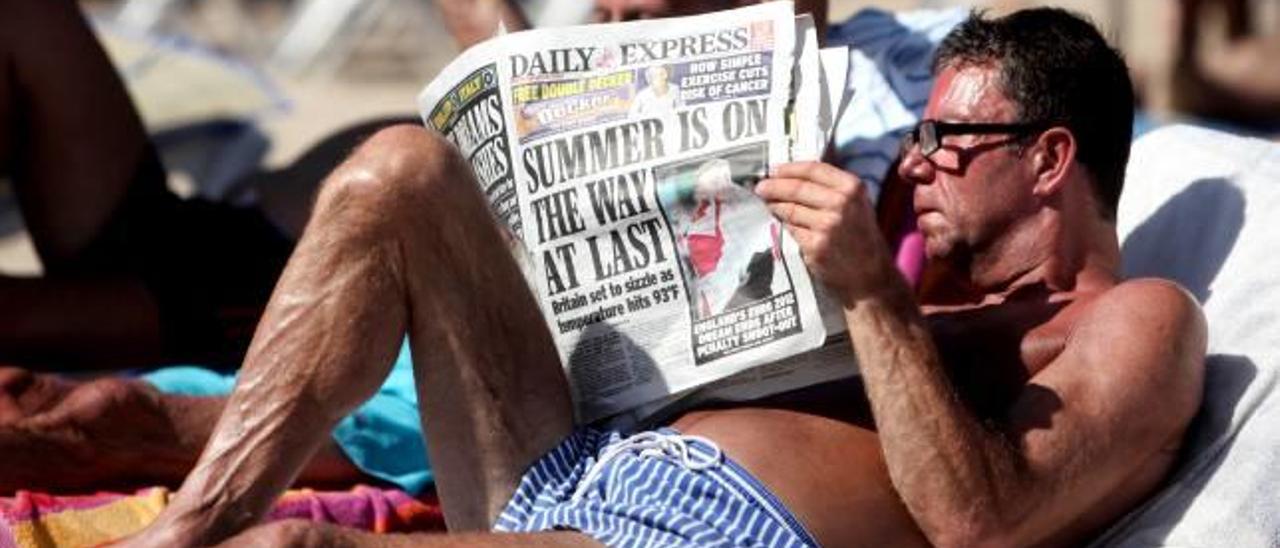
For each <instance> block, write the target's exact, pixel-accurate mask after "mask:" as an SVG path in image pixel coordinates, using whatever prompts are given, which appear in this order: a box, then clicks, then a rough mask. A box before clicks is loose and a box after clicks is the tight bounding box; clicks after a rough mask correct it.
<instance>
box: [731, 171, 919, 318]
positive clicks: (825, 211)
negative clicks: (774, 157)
mask: <svg viewBox="0 0 1280 548" xmlns="http://www.w3.org/2000/svg"><path fill="white" fill-rule="evenodd" d="M756 193H757V194H759V195H760V197H761V198H763V199H764V200H765V202H766V203H767V204H768V206H769V210H770V211H772V212H773V214H774V215H775V216H777V217H778V219H780V220H781V221H782V222H783V224H784V225H786V227H787V229H788V230H789V231H790V232H791V235H792V236H793V237H794V238H795V240H796V243H798V244H799V245H800V252H801V254H802V255H803V256H804V260H805V263H806V264H807V265H808V266H809V270H810V271H811V272H813V273H814V274H815V275H816V276H817V277H818V279H820V280H821V281H822V282H823V283H824V284H826V286H827V288H828V289H830V290H831V291H833V292H834V293H835V295H836V296H837V297H838V298H839V299H840V301H841V303H842V304H844V305H845V307H846V308H847V307H850V306H852V305H853V303H855V302H857V301H859V300H861V299H862V298H864V297H866V296H867V295H869V294H872V293H876V292H879V291H883V290H885V289H887V288H890V287H893V285H892V284H894V283H895V282H896V281H898V280H895V277H896V276H897V271H896V270H895V269H894V267H893V262H892V261H891V260H890V256H889V250H888V248H887V247H886V245H885V242H884V238H883V237H882V236H881V235H880V230H879V228H878V226H877V225H876V219H875V210H874V209H873V208H872V207H871V200H870V198H869V197H868V196H867V189H866V186H865V185H863V184H862V181H861V180H860V179H858V176H857V175H854V174H852V173H849V172H846V171H844V170H842V169H840V168H837V167H835V166H832V165H829V164H824V163H821V162H796V163H790V164H784V165H781V166H778V168H777V169H775V170H774V171H773V173H772V175H771V176H770V177H769V178H768V179H765V180H764V181H761V182H760V184H759V185H758V186H757V187H756ZM899 283H900V282H899Z"/></svg>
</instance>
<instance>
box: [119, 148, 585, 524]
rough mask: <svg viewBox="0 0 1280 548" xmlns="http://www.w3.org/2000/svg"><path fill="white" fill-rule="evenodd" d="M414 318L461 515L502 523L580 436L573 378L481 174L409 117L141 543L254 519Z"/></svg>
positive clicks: (463, 520) (319, 238) (258, 339)
mask: <svg viewBox="0 0 1280 548" xmlns="http://www.w3.org/2000/svg"><path fill="white" fill-rule="evenodd" d="M406 328H408V332H409V334H410V343H411V345H412V346H413V351H414V354H415V358H416V359H415V362H416V365H417V369H416V371H415V373H416V376H417V381H418V390H419V395H420V402H421V405H422V414H423V417H424V426H425V427H426V429H427V431H428V433H429V435H430V438H431V441H432V442H431V447H432V450H431V452H432V454H431V458H432V463H433V466H434V467H435V470H436V474H437V477H438V478H439V481H438V483H437V485H438V487H439V492H440V495H441V498H442V502H443V504H444V508H445V511H446V517H447V519H448V520H449V524H450V527H451V529H453V530H473V529H486V528H488V527H489V525H490V524H491V523H492V522H493V519H494V518H495V517H496V514H497V512H498V511H499V510H500V508H501V507H502V505H503V504H505V503H506V502H507V499H508V498H509V497H510V496H511V494H512V493H513V492H514V489H515V487H516V485H517V483H518V480H519V478H520V476H521V474H522V473H523V472H524V470H525V469H526V468H527V467H528V466H529V465H530V464H531V463H532V462H533V461H534V460H535V459H536V458H538V457H539V456H540V455H542V454H543V453H545V452H546V451H548V450H550V449H551V448H552V447H553V446H554V445H555V444H556V443H558V442H559V441H560V440H561V439H562V438H563V437H564V436H565V435H567V434H568V433H569V432H570V430H571V428H572V411H571V406H570V402H569V394H568V388H567V382H566V380H565V378H564V373H563V371H562V369H561V368H560V365H559V360H558V356H557V354H556V350H555V347H554V345H553V343H552V340H551V336H550V333H549V332H548V330H547V327H546V325H545V322H544V320H543V319H542V317H541V315H540V314H539V312H538V308H537V306H536V303H535V301H534V298H533V295H532V294H531V293H530V291H529V289H528V287H527V286H526V285H525V282H524V279H523V277H522V275H521V273H520V271H519V268H518V267H517V266H516V264H515V262H514V260H512V258H511V256H510V254H509V252H508V251H507V247H506V243H505V242H504V240H503V238H502V236H501V234H500V233H499V230H498V228H497V226H496V225H495V223H494V222H493V219H492V216H491V214H490V213H489V210H488V206H487V204H486V203H485V201H484V199H483V197H482V196H481V194H480V192H479V189H478V187H477V184H476V182H475V180H474V178H473V177H472V176H471V174H470V169H469V168H468V167H467V166H466V165H465V162H464V161H463V160H462V159H461V158H460V157H459V156H458V154H457V152H456V150H454V149H453V147H452V146H451V145H449V144H447V142H445V141H444V140H443V139H442V138H441V137H439V136H438V135H435V134H429V133H427V132H426V131H425V130H423V129H421V128H417V127H412V126H401V127H396V128H391V129H388V130H384V131H382V132H379V133H378V134H377V135H375V136H374V137H373V138H371V139H370V140H369V141H368V142H366V143H365V144H364V145H363V146H362V147H361V148H360V149H359V150H358V151H357V152H356V153H355V154H354V155H353V156H352V157H351V158H350V159H348V160H347V162H345V163H344V164H343V165H342V166H340V167H339V168H338V169H337V170H336V171H335V172H334V173H333V174H332V175H330V177H329V179H328V180H327V181H326V183H325V185H324V188H323V189H322V191H321V195H320V197H319V200H318V202H317V205H316V210H315V213H314V215H313V217H312V219H311V221H310V224H309V225H308V228H307V230H306V232H305V233H304V235H303V237H302V240H301V241H300V242H299V244H298V248H297V250H296V251H295V252H294V255H293V257H292V258H291V259H290V261H289V265H288V266H287V267H286V269H285V272H284V275H283V276H282V278H281V281H280V284H279V285H278V286H277V288H276V292H275V294H274V295H273V296H272V298H271V302H270V304H269V305H268V307H267V312H266V314H265V315H264V317H263V320H262V322H261V323H260V324H259V328H258V331H257V333H256V335H255V337H254V341H253V344H252V345H251V347H250V349H249V357H248V360H247V361H246V363H245V366H244V368H243V369H242V371H241V377H240V382H239V383H238V385H237V387H236V391H235V392H234V393H233V394H232V395H231V398H230V400H229V401H228V403H227V406H226V411H225V412H224V413H223V416H222V418H221V419H220V420H219V422H218V425H217V428H216V429H215V432H214V435H213V438H212V440H211V441H210V443H209V445H208V447H207V448H206V449H205V452H204V454H203V455H202V456H201V459H200V462H199V463H198V464H197V465H196V467H195V470H194V471H193V472H192V474H191V475H190V476H189V477H188V479H187V481H186V482H185V483H184V484H183V487H182V489H181V490H180V492H179V493H178V495H177V496H176V497H175V498H174V500H173V503H172V504H171V505H170V507H169V508H168V509H167V510H166V511H165V512H164V513H163V514H162V515H161V516H160V518H159V519H158V520H157V523H156V524H155V525H154V526H153V527H151V528H149V529H148V530H147V531H146V532H144V533H143V535H142V536H141V537H139V538H137V539H135V541H136V542H137V543H138V544H139V545H178V546H180V545H198V544H207V543H212V542H218V541H221V540H224V539H226V538H227V537H229V536H230V535H233V534H235V533H237V532H238V531H240V530H242V529H244V528H245V527H248V526H250V525H252V524H254V523H255V522H256V521H257V520H258V519H260V517H261V516H262V515H263V513H264V512H265V510H266V509H267V507H268V505H269V504H270V503H271V501H272V500H273V499H274V498H275V497H276V495H277V494H279V492H280V491H281V490H282V489H283V488H284V487H285V486H286V485H288V484H289V482H290V481H291V480H292V478H293V477H294V475H296V474H297V471H298V470H299V469H300V468H301V466H302V464H303V463H304V462H305V460H306V459H307V457H308V456H309V455H311V454H312V453H313V452H314V451H315V450H316V449H317V448H318V447H319V445H320V444H321V442H322V441H323V439H324V437H325V433H326V432H327V431H328V429H329V428H331V427H332V426H333V424H334V423H335V422H336V421H337V420H338V419H339V418H340V417H341V416H342V415H343V414H345V413H346V412H348V411H349V410H350V409H352V408H353V407H355V406H356V405H357V404H358V403H359V402H361V401H362V400H364V399H365V398H367V397H369V396H370V395H371V394H373V392H374V390H375V389H376V388H377V386H378V385H379V383H380V382H381V381H382V379H383V378H384V377H385V376H386V375H387V373H388V371H389V367H390V363H391V361H392V358H393V357H394V354H395V352H396V349H397V347H398V346H399V343H400V339H401V337H403V334H404V333H405V332H406ZM575 538H576V537H575Z"/></svg>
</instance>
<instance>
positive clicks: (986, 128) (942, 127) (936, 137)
mask: <svg viewBox="0 0 1280 548" xmlns="http://www.w3.org/2000/svg"><path fill="white" fill-rule="evenodd" d="M1047 127H1048V124H1046V123H1044V122H1020V123H1014V124H996V123H982V122H975V123H971V122H940V121H938V120H921V121H920V122H919V123H917V124H916V125H915V127H913V128H911V131H908V132H907V134H906V135H903V136H902V152H903V154H904V155H905V154H906V152H907V151H908V150H910V149H911V147H913V146H915V145H917V144H919V145H920V154H922V155H924V157H925V158H928V157H929V156H931V155H932V154H933V153H935V152H937V151H938V149H940V148H942V138H943V137H946V136H947V135H998V134H1002V133H1003V134H1009V135H1013V136H1015V137H1024V136H1027V135H1030V134H1032V133H1035V132H1037V131H1041V130H1043V129H1045V128H1047Z"/></svg>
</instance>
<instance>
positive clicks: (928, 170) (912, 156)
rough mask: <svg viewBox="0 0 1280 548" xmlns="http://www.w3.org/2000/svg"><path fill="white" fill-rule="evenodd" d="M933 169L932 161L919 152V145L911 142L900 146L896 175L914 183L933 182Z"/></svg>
mask: <svg viewBox="0 0 1280 548" xmlns="http://www.w3.org/2000/svg"><path fill="white" fill-rule="evenodd" d="M934 174H935V169H934V166H933V162H930V161H929V159H928V158H925V156H924V154H921V153H920V146H919V145H915V144H913V145H912V146H909V147H903V148H902V160H901V161H900V162H898V175H899V176H901V177H902V179H903V180H905V181H907V182H910V183H914V184H918V185H919V184H929V183H931V182H933V176H934Z"/></svg>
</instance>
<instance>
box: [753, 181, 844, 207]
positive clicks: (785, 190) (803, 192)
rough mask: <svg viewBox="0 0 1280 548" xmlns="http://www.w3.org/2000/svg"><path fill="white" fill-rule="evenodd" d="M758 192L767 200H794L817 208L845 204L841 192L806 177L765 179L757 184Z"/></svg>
mask: <svg viewBox="0 0 1280 548" xmlns="http://www.w3.org/2000/svg"><path fill="white" fill-rule="evenodd" d="M756 194H757V195H759V196H760V197H761V198H763V199H764V200H765V201H766V202H794V203H797V204H800V205H803V206H806V207H812V208H816V209H839V208H841V207H843V205H844V200H843V197H842V196H841V195H840V194H839V193H837V192H835V191H833V190H831V189H830V188H828V187H825V186H823V185H819V184H815V183H812V182H809V181H807V180H804V179H790V178H769V179H765V180H763V181H760V184H758V185H756Z"/></svg>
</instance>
